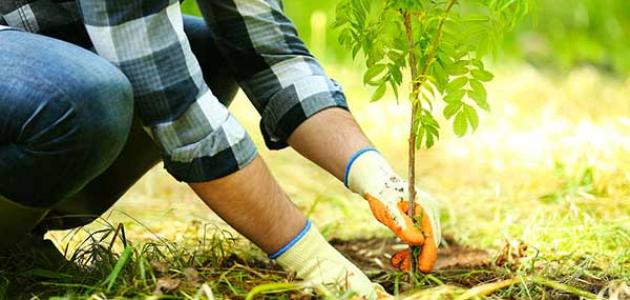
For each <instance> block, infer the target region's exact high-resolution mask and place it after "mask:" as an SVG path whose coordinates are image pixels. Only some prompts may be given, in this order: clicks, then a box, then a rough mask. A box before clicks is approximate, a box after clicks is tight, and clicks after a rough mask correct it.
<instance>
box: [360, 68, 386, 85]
mask: <svg viewBox="0 0 630 300" xmlns="http://www.w3.org/2000/svg"><path fill="white" fill-rule="evenodd" d="M385 67H386V65H385V64H375V65H373V66H371V67H369V68H368V70H367V72H365V75H363V82H364V83H371V82H373V81H372V80H373V79H374V77H376V76H378V75H379V74H381V73H383V71H385Z"/></svg>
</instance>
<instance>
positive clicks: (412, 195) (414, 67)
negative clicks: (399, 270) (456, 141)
mask: <svg viewBox="0 0 630 300" xmlns="http://www.w3.org/2000/svg"><path fill="white" fill-rule="evenodd" d="M404 17H405V31H406V33H407V42H408V44H409V67H410V69H411V80H412V92H411V99H409V100H410V101H411V121H410V127H409V162H408V164H407V179H408V184H409V186H408V191H409V210H408V211H407V214H408V215H409V217H410V218H412V219H414V217H415V211H416V188H415V182H416V131H415V130H414V127H415V126H414V123H415V121H414V120H415V117H416V114H417V112H418V104H419V103H418V93H419V92H420V91H419V89H420V85H419V84H418V82H417V80H418V61H417V58H416V53H415V51H414V50H413V48H414V47H415V44H414V39H413V27H412V24H411V15H410V14H409V13H405V14H404ZM409 248H410V249H409V250H410V251H411V254H412V255H411V256H410V258H411V267H410V269H409V277H410V280H411V283H412V284H413V280H414V275H415V273H416V266H417V264H418V261H417V260H418V258H417V257H416V256H415V255H413V254H414V253H415V252H416V251H415V250H416V249H414V248H416V247H413V246H410V247H409Z"/></svg>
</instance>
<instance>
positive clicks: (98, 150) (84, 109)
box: [77, 66, 133, 160]
mask: <svg viewBox="0 0 630 300" xmlns="http://www.w3.org/2000/svg"><path fill="white" fill-rule="evenodd" d="M95 75H97V76H95V77H93V78H92V79H90V80H87V81H86V82H83V83H82V84H81V86H80V88H79V89H78V91H79V93H81V94H83V95H88V96H87V97H85V96H84V98H83V101H81V103H79V105H78V106H79V114H78V118H77V121H78V122H80V124H79V126H80V127H81V128H82V134H83V137H82V139H83V140H84V141H90V143H91V144H92V145H93V147H92V148H93V149H91V151H92V152H93V154H95V155H97V156H100V157H104V158H107V159H111V160H113V159H114V158H115V157H116V156H117V155H118V154H119V152H120V151H121V150H122V147H123V146H124V144H125V142H126V141H127V137H128V135H129V130H130V128H131V122H132V119H133V93H132V88H131V84H130V83H129V81H128V80H127V78H126V77H125V76H124V75H123V74H122V73H121V72H120V71H118V70H117V69H115V68H114V67H113V66H107V67H105V68H102V69H100V70H97V71H96V74H95Z"/></svg>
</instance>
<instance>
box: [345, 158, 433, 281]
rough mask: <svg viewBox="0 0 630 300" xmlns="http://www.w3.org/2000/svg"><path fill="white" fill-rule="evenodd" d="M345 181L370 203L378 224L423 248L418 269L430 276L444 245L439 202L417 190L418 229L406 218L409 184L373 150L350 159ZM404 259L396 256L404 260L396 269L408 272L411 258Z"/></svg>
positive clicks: (416, 216) (397, 255)
mask: <svg viewBox="0 0 630 300" xmlns="http://www.w3.org/2000/svg"><path fill="white" fill-rule="evenodd" d="M344 181H345V184H346V186H348V187H349V188H350V190H352V191H353V192H355V193H357V194H359V195H361V196H363V198H365V199H366V200H367V201H368V203H369V204H370V209H371V210H372V214H373V215H374V217H376V219H377V220H378V221H379V222H381V223H383V224H384V225H385V226H387V227H389V229H391V230H392V231H393V232H394V234H396V235H397V236H398V237H399V238H400V239H401V240H402V241H403V242H404V243H406V244H409V245H412V246H420V247H421V252H420V253H419V260H418V269H419V270H420V271H422V272H424V273H428V272H431V270H432V269H433V265H434V264H435V261H436V259H437V248H438V246H439V244H440V241H441V230H440V223H439V209H438V203H437V201H435V200H434V199H433V197H431V196H430V195H429V194H427V193H425V192H423V191H420V190H418V189H417V188H416V202H415V203H416V204H415V214H414V218H415V219H416V220H417V221H418V225H415V224H414V222H413V220H412V218H410V217H409V216H408V215H407V209H408V207H409V206H408V205H409V204H408V201H407V200H406V198H407V195H408V192H407V191H408V189H407V182H405V181H404V180H402V179H401V178H400V177H399V176H398V175H396V173H394V171H393V170H392V168H391V167H390V166H389V164H388V163H387V161H386V160H385V158H384V157H383V156H382V155H381V154H380V153H378V151H376V150H375V149H374V148H365V149H362V150H360V151H358V152H357V153H356V154H354V155H353V156H352V157H351V159H350V161H349V162H348V164H347V166H346V176H345V180H344ZM401 255H402V254H396V255H394V257H396V258H397V259H401V261H400V263H398V264H397V265H395V267H398V268H401V269H405V268H407V269H409V259H408V258H409V255H407V256H406V257H403V256H401ZM403 258H406V259H403ZM392 263H394V261H392Z"/></svg>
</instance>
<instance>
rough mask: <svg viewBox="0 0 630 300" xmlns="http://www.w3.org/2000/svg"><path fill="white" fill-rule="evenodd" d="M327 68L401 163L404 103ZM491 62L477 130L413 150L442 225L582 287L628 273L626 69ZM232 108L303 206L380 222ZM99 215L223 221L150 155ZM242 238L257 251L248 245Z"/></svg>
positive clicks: (373, 226) (350, 228)
mask: <svg viewBox="0 0 630 300" xmlns="http://www.w3.org/2000/svg"><path fill="white" fill-rule="evenodd" d="M329 71H330V73H331V75H332V76H333V77H335V78H337V79H338V80H339V81H340V82H341V83H342V85H343V86H344V87H345V90H346V93H347V95H348V98H349V101H350V105H351V107H352V111H353V113H354V114H355V116H356V118H357V119H358V121H359V122H360V123H361V124H362V125H363V127H364V129H365V131H366V133H367V134H368V136H369V137H370V138H371V139H372V140H373V142H374V143H375V145H377V147H378V148H379V149H381V151H382V152H383V153H384V154H385V156H387V157H388V158H389V159H390V160H391V161H392V163H393V164H394V166H395V168H396V169H397V170H398V171H399V172H400V173H401V174H405V172H404V170H405V164H406V152H407V149H406V135H407V130H408V128H407V123H408V122H407V116H408V115H409V112H408V110H409V106H408V105H407V103H405V102H404V101H401V103H400V104H397V103H396V101H395V100H394V99H391V100H388V101H381V102H378V103H375V104H369V103H368V101H367V99H369V94H370V91H368V90H366V89H364V88H363V86H362V84H361V79H360V74H359V73H358V72H356V71H355V70H351V69H346V68H335V67H330V68H329ZM496 73H497V76H496V78H497V79H496V80H495V81H494V82H492V83H491V84H490V86H489V100H490V103H491V105H492V112H491V113H488V114H485V115H483V116H482V118H481V125H480V128H479V129H478V132H476V133H475V134H474V135H469V136H466V137H465V138H462V139H458V138H456V137H455V136H454V135H453V134H446V135H445V136H442V138H441V140H442V141H441V142H440V143H439V144H438V145H437V146H436V147H435V148H434V149H431V150H429V151H427V150H423V151H421V152H420V153H419V154H418V178H419V182H418V186H419V187H420V188H422V189H426V190H428V191H429V192H431V193H433V194H434V195H435V196H436V198H438V199H440V200H441V201H442V204H443V213H444V215H443V224H444V225H443V227H444V231H445V234H447V235H449V236H453V237H454V239H455V240H456V241H458V242H459V243H461V244H463V245H468V246H473V247H478V248H487V249H490V251H491V252H493V251H496V250H498V249H499V248H500V247H501V245H502V244H503V243H504V240H506V239H507V240H522V241H523V242H524V243H526V244H527V245H529V252H528V254H529V258H528V262H531V263H533V264H534V265H535V272H537V273H536V274H540V275H544V276H547V275H548V276H552V277H554V278H556V279H558V281H559V282H560V283H561V282H562V281H565V282H567V283H569V282H570V283H575V280H574V279H576V278H578V279H580V280H586V281H587V282H598V283H601V284H599V285H598V286H597V287H594V288H593V289H599V290H601V289H602V288H604V287H606V286H607V284H608V282H610V280H612V279H620V278H630V250H629V248H628V245H630V101H628V95H630V80H625V81H623V80H620V79H615V78H608V77H605V76H604V75H601V74H600V73H598V72H597V71H596V70H594V69H590V68H584V69H578V70H576V71H574V72H571V73H569V74H568V75H567V76H564V77H556V76H554V75H549V74H541V73H539V71H537V70H536V69H533V68H530V67H528V66H523V65H518V66H509V65H506V66H500V67H499V68H498V72H496ZM390 97H391V96H390ZM231 110H232V111H233V112H234V113H235V115H236V117H237V118H238V119H239V120H240V121H241V122H242V123H243V124H245V126H246V127H247V128H248V130H249V132H250V133H251V134H252V136H253V137H254V139H255V141H256V143H257V145H258V146H259V149H260V153H261V154H262V156H263V157H264V158H265V159H266V160H267V162H268V164H269V165H270V168H271V170H272V171H273V173H274V174H275V175H276V177H277V178H278V180H279V181H280V182H281V185H282V186H283V187H284V188H285V190H286V191H287V193H288V194H289V195H290V197H291V198H292V199H293V200H294V201H295V202H296V203H297V205H298V206H299V207H300V208H302V209H303V210H304V211H307V212H310V213H311V218H312V219H313V220H314V221H315V223H316V224H317V225H318V226H319V227H320V229H321V230H322V231H323V232H324V234H325V235H326V236H327V237H328V238H345V239H348V238H358V237H362V238H366V237H375V236H380V237H383V236H390V233H389V232H388V231H387V230H385V229H384V228H383V227H382V226H380V225H379V224H378V223H377V222H376V221H374V220H373V218H372V216H371V214H370V211H369V208H368V206H367V204H366V203H364V202H363V201H362V200H361V199H360V198H359V197H357V196H355V195H352V194H351V193H349V192H347V191H346V190H345V189H344V187H343V186H342V184H341V183H339V182H337V180H336V179H334V178H333V177H332V176H329V175H327V174H325V173H324V172H323V171H321V170H319V169H318V168H317V167H316V166H314V165H313V164H312V163H310V162H307V161H306V160H304V159H303V158H301V157H299V156H298V155H297V154H296V153H295V152H294V151H293V150H285V151H281V152H270V151H268V150H266V149H264V144H263V142H262V138H261V137H260V134H259V133H258V121H259V116H258V114H257V113H256V112H255V111H254V109H253V108H252V106H251V104H249V103H248V102H247V100H246V99H245V98H244V97H243V95H239V96H238V99H237V100H236V101H235V104H234V106H233V107H232V108H231ZM440 121H441V125H442V127H450V124H446V123H445V122H444V120H443V119H442V120H440ZM445 132H450V130H445ZM126 214H129V215H132V216H133V217H134V218H136V219H137V220H134V219H131V218H130V217H128V216H127V215H126ZM105 218H106V219H108V220H109V221H110V222H112V223H117V222H123V223H125V226H126V228H127V238H128V239H129V240H131V241H133V242H135V243H136V244H138V243H141V242H142V241H153V240H155V239H156V236H160V237H162V238H165V239H167V240H169V241H172V242H174V243H181V244H180V245H185V244H186V242H187V241H191V240H192V239H191V236H192V237H194V236H195V235H196V236H197V237H199V236H200V235H202V234H209V231H208V230H202V229H200V227H199V226H200V225H199V224H202V223H203V224H206V223H210V224H213V225H216V226H218V227H217V228H223V229H225V228H226V227H225V225H224V224H223V223H222V221H221V220H220V219H218V218H217V217H216V216H214V215H213V214H211V213H210V211H209V210H208V209H207V208H206V207H205V206H204V205H203V204H202V203H201V201H199V200H197V198H196V197H195V196H194V194H193V193H192V192H190V191H189V190H188V189H187V187H186V186H185V185H183V184H181V183H176V182H175V181H174V180H172V179H171V178H170V177H169V176H168V175H167V174H166V172H165V171H164V170H163V169H162V168H161V167H157V168H155V169H154V170H152V171H151V172H150V173H149V174H148V175H147V176H145V178H143V179H142V180H141V181H140V182H139V183H138V184H137V185H136V186H135V187H134V188H133V189H132V190H131V191H130V192H129V193H127V195H126V196H125V197H124V199H123V200H122V201H120V203H119V204H118V205H117V206H116V207H115V208H114V209H113V211H112V212H111V214H108V215H106V216H105ZM195 224H197V225H195ZM98 228H102V223H101V224H94V225H90V226H88V228H86V229H85V230H83V231H80V232H79V233H76V234H74V235H72V239H71V240H72V241H70V238H69V235H67V232H56V233H53V234H52V236H53V237H54V239H55V240H56V242H57V243H58V244H63V245H71V247H70V248H72V245H76V243H78V241H80V240H82V239H83V238H85V236H86V233H85V232H87V231H93V230H95V229H98ZM217 230H218V229H217ZM239 243H241V244H242V242H239ZM245 245H247V244H245ZM116 247H118V248H116V249H118V250H119V251H120V250H122V247H121V246H120V245H118V246H116ZM243 249H247V250H246V251H243V252H246V253H250V254H251V255H253V256H254V257H258V258H262V257H263V255H262V253H261V252H260V251H258V250H253V249H254V248H253V247H251V246H247V247H245V248H243ZM528 272H532V270H529V271H528ZM517 285H519V284H518V283H517ZM583 288H585V289H587V290H588V289H589V287H588V286H586V287H583ZM437 289H441V290H444V289H447V287H446V286H442V287H438V288H437ZM509 290H510V291H512V294H506V295H503V296H514V297H517V298H518V297H523V298H527V293H529V292H531V291H529V290H528V289H527V286H525V288H523V289H518V291H516V292H514V291H513V290H512V288H510V289H509ZM599 290H591V292H593V293H597V292H599ZM436 291H437V290H436ZM458 291H460V292H461V290H458Z"/></svg>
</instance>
